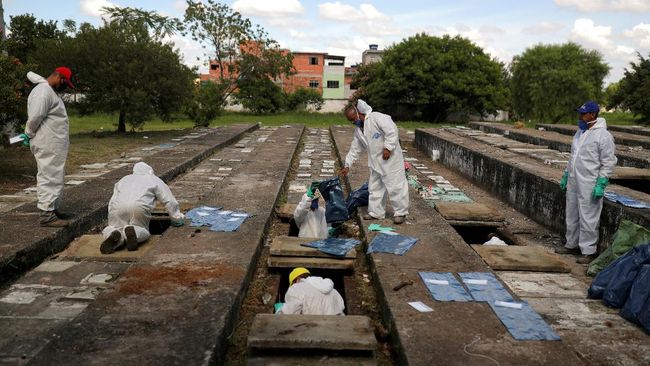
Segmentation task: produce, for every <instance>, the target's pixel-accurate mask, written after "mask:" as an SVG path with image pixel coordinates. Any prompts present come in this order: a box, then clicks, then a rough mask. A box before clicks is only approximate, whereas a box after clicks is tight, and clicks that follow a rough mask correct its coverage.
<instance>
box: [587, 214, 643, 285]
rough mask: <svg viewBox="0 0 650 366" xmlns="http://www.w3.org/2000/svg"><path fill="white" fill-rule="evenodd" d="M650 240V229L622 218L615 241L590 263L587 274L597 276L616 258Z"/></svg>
mask: <svg viewBox="0 0 650 366" xmlns="http://www.w3.org/2000/svg"><path fill="white" fill-rule="evenodd" d="M648 241H650V230H648V229H646V228H644V227H643V226H639V225H637V224H635V223H633V222H631V221H628V220H621V224H620V225H619V226H618V230H617V231H616V233H615V234H614V241H613V242H612V245H610V246H609V247H608V248H607V249H605V251H603V252H602V253H601V254H600V255H599V256H598V258H596V259H595V260H594V261H593V262H591V264H590V265H589V269H588V270H587V274H588V275H589V276H595V275H597V274H598V272H600V271H602V270H603V269H604V268H605V267H607V266H608V265H609V264H610V263H612V262H613V261H614V260H616V258H618V257H620V256H622V255H623V254H625V253H627V252H628V251H629V250H630V249H632V248H634V247H635V246H637V245H641V244H645V243H647V242H648Z"/></svg>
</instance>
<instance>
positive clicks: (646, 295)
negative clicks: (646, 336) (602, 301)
mask: <svg viewBox="0 0 650 366" xmlns="http://www.w3.org/2000/svg"><path fill="white" fill-rule="evenodd" d="M620 314H621V316H622V317H623V318H625V319H627V320H629V321H631V322H633V323H636V324H640V325H641V326H643V328H644V329H645V331H646V332H647V333H650V264H646V265H644V266H643V267H641V270H640V271H639V273H638V274H637V275H636V278H635V279H634V283H633V284H632V288H631V289H630V296H629V297H628V298H627V301H626V302H625V305H624V306H623V308H622V309H621V313H620Z"/></svg>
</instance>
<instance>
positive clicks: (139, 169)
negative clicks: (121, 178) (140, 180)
mask: <svg viewBox="0 0 650 366" xmlns="http://www.w3.org/2000/svg"><path fill="white" fill-rule="evenodd" d="M133 174H143V175H144V174H149V175H153V168H152V167H150V166H149V165H147V164H146V163H143V162H139V163H136V164H135V165H134V166H133Z"/></svg>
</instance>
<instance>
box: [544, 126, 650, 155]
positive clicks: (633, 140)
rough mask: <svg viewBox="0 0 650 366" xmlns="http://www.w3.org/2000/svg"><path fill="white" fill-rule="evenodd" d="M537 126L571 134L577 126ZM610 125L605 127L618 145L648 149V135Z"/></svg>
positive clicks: (576, 129) (649, 139) (573, 133)
mask: <svg viewBox="0 0 650 366" xmlns="http://www.w3.org/2000/svg"><path fill="white" fill-rule="evenodd" d="M536 127H537V128H540V127H541V128H544V129H545V130H547V131H554V132H559V133H561V134H563V135H569V136H573V135H575V133H576V131H578V126H576V125H551V124H544V123H540V124H537V125H536ZM611 127H612V126H607V129H608V130H610V131H609V132H610V133H611V134H612V136H613V137H614V142H616V143H617V144H619V145H626V146H641V147H643V148H644V149H646V150H647V149H650V137H648V136H643V135H639V134H635V133H627V132H621V131H617V130H615V129H614V130H612V128H611Z"/></svg>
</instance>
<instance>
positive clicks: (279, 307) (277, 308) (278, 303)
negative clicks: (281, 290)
mask: <svg viewBox="0 0 650 366" xmlns="http://www.w3.org/2000/svg"><path fill="white" fill-rule="evenodd" d="M282 306H284V303H283V302H276V303H275V304H273V310H275V312H276V313H277V312H278V311H280V309H282Z"/></svg>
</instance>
